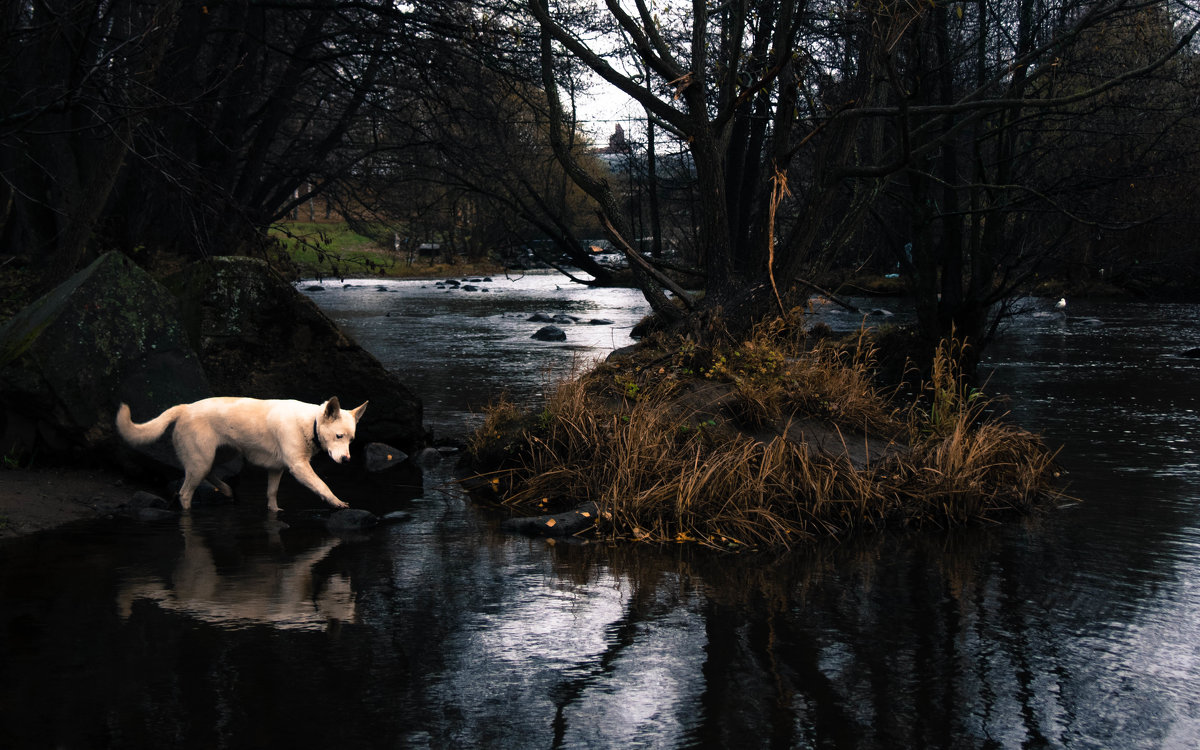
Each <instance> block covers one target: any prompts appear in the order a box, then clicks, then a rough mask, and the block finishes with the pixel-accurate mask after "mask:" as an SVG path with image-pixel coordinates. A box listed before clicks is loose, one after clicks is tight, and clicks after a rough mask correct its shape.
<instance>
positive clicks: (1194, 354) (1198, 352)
mask: <svg viewBox="0 0 1200 750" xmlns="http://www.w3.org/2000/svg"><path fill="white" fill-rule="evenodd" d="M1179 356H1181V357H1188V358H1189V359H1200V347H1196V348H1195V349H1185V350H1183V352H1182V353H1181V354H1180V355H1179Z"/></svg>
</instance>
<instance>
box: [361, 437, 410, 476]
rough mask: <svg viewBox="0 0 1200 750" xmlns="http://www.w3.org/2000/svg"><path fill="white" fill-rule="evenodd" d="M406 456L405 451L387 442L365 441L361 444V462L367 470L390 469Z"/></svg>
mask: <svg viewBox="0 0 1200 750" xmlns="http://www.w3.org/2000/svg"><path fill="white" fill-rule="evenodd" d="M406 458H408V454H407V453H405V452H404V451H402V450H399V449H398V448H393V447H392V446H390V445H388V444H387V443H367V444H366V445H365V446H363V464H364V465H365V466H366V468H367V471H383V470H384V469H390V468H391V467H393V466H395V465H396V464H398V463H400V462H401V461H403V460H404V459H406Z"/></svg>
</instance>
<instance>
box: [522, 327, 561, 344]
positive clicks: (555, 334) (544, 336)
mask: <svg viewBox="0 0 1200 750" xmlns="http://www.w3.org/2000/svg"><path fill="white" fill-rule="evenodd" d="M529 338H531V339H537V340H538V341H566V340H567V334H566V332H565V331H563V329H561V328H559V327H558V326H542V327H541V328H539V329H538V330H537V333H535V334H533V335H532V336H530V337H529Z"/></svg>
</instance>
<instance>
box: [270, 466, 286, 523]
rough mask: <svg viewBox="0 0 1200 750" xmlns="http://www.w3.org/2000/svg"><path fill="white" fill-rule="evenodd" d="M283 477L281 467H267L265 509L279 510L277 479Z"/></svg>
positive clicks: (273, 511)
mask: <svg viewBox="0 0 1200 750" xmlns="http://www.w3.org/2000/svg"><path fill="white" fill-rule="evenodd" d="M282 478H283V469H267V510H269V511H271V512H272V513H278V512H279V500H278V499H277V497H278V495H279V480H280V479H282Z"/></svg>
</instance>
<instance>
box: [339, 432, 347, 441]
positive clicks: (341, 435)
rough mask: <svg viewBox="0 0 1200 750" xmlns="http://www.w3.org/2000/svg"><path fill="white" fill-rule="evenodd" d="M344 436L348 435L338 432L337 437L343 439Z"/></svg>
mask: <svg viewBox="0 0 1200 750" xmlns="http://www.w3.org/2000/svg"><path fill="white" fill-rule="evenodd" d="M344 437H346V436H345V435H343V434H342V433H340V432H339V433H338V434H337V439H338V440H341V439H342V438H344Z"/></svg>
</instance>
